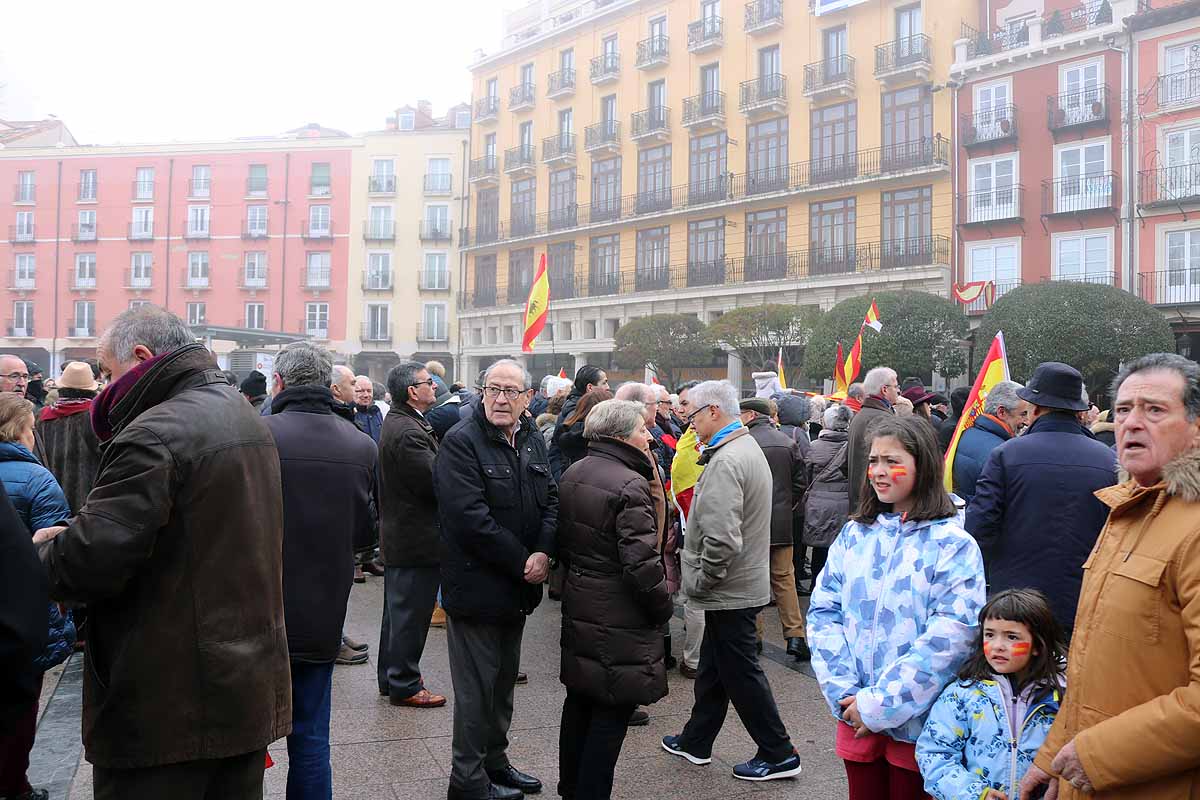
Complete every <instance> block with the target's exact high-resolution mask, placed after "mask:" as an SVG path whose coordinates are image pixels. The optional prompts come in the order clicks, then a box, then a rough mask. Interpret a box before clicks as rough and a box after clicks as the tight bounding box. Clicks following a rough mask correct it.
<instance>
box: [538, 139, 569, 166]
mask: <svg viewBox="0 0 1200 800" xmlns="http://www.w3.org/2000/svg"><path fill="white" fill-rule="evenodd" d="M542 161H544V162H545V163H546V164H548V165H550V166H566V165H568V164H574V163H575V134H573V133H559V134H556V135H554V136H547V137H546V138H545V139H542Z"/></svg>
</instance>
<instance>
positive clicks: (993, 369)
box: [942, 332, 1008, 492]
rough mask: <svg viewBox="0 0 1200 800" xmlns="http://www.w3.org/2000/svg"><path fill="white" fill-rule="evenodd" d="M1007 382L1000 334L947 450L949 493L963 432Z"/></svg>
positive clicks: (945, 477)
mask: <svg viewBox="0 0 1200 800" xmlns="http://www.w3.org/2000/svg"><path fill="white" fill-rule="evenodd" d="M1006 380H1008V354H1007V353H1006V352H1005V350H1004V333H1003V332H998V333H997V334H996V338H995V339H993V340H992V346H991V347H990V348H989V349H988V354H987V358H985V359H984V360H983V366H981V367H980V368H979V375H978V376H977V377H976V378H975V385H974V386H972V387H971V394H970V395H969V396H968V397H967V404H966V405H965V406H963V413H962V416H961V417H959V419H958V427H957V428H955V429H954V438H952V439H951V440H950V447H949V449H948V450H946V469H945V474H944V475H942V482H943V484H944V485H945V487H946V491H947V492H953V491H954V454H955V453H956V452H957V451H958V441H959V439H961V438H962V435H963V432H964V431H965V430H966V429H967V428H969V427H971V426H972V425H974V424H975V420H976V419H977V418H978V417H979V415H980V414H982V413H983V403H984V401H985V400H987V396H988V392H990V391H991V390H992V388H993V387H994V386H995V385H996V384H997V383H999V382H1000V381H1006Z"/></svg>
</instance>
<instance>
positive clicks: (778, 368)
mask: <svg viewBox="0 0 1200 800" xmlns="http://www.w3.org/2000/svg"><path fill="white" fill-rule="evenodd" d="M775 372H776V374H778V375H779V385H780V386H782V387H783V388H784V389H786V388H787V376H786V375H785V374H784V373H785V370H784V368H783V348H782V347H781V348H779V357H778V358H777V359H775Z"/></svg>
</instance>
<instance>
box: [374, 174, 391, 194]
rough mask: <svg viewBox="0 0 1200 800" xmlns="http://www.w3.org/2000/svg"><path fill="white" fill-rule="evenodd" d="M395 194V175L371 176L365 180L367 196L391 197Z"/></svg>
mask: <svg viewBox="0 0 1200 800" xmlns="http://www.w3.org/2000/svg"><path fill="white" fill-rule="evenodd" d="M395 193H396V176H395V175H371V176H369V177H368V178H367V194H373V195H393V194H395Z"/></svg>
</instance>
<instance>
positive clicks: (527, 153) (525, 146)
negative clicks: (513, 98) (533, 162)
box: [517, 122, 533, 159]
mask: <svg viewBox="0 0 1200 800" xmlns="http://www.w3.org/2000/svg"><path fill="white" fill-rule="evenodd" d="M517 141H518V143H519V144H520V146H521V155H522V157H523V158H526V159H532V158H533V123H532V122H522V123H521V124H520V125H519V126H518V127H517Z"/></svg>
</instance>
